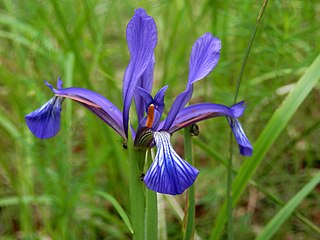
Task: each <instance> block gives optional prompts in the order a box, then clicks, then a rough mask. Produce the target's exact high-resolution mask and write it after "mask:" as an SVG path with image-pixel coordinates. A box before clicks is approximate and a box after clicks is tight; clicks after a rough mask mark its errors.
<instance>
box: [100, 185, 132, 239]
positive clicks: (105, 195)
mask: <svg viewBox="0 0 320 240" xmlns="http://www.w3.org/2000/svg"><path fill="white" fill-rule="evenodd" d="M96 193H97V195H99V196H101V197H103V198H104V199H106V200H107V201H109V202H110V203H111V204H112V206H113V207H114V208H115V209H116V211H117V212H118V214H119V215H120V217H121V218H122V220H123V222H124V223H125V224H126V225H127V227H128V229H129V231H130V232H131V233H133V229H132V225H131V223H130V220H129V217H128V215H127V214H126V212H125V211H124V210H123V208H122V207H121V205H120V203H118V201H117V200H116V199H115V198H114V197H112V196H111V195H110V194H108V193H106V192H102V191H97V192H96Z"/></svg>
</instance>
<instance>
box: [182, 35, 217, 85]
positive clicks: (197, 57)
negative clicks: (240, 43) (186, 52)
mask: <svg viewBox="0 0 320 240" xmlns="http://www.w3.org/2000/svg"><path fill="white" fill-rule="evenodd" d="M220 50H221V41H220V39H219V38H216V37H213V36H212V34H211V33H205V34H203V35H202V36H201V37H200V38H198V40H197V41H196V42H195V43H194V44H193V47H192V52H191V55H190V61H189V68H190V71H189V80H188V85H191V84H193V83H194V82H196V81H198V80H201V79H202V78H204V77H206V76H207V75H208V74H209V73H210V72H211V71H212V70H213V69H214V68H215V66H216V65H217V63H218V61H219V58H220Z"/></svg>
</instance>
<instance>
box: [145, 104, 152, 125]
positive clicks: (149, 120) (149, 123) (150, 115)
mask: <svg viewBox="0 0 320 240" xmlns="http://www.w3.org/2000/svg"><path fill="white" fill-rule="evenodd" d="M153 121H154V105H153V104H150V105H149V107H148V118H147V121H146V127H148V128H151V127H152V124H153Z"/></svg>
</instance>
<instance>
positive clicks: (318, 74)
mask: <svg viewBox="0 0 320 240" xmlns="http://www.w3.org/2000/svg"><path fill="white" fill-rule="evenodd" d="M319 78H320V55H318V57H317V58H316V59H315V60H314V62H313V63H312V64H311V66H310V67H309V68H308V70H307V71H306V72H305V74H304V75H303V76H302V77H301V78H300V79H299V80H298V82H297V84H296V86H295V87H294V89H293V91H292V92H290V93H289V94H288V96H287V97H286V98H285V100H284V101H283V102H282V104H281V106H279V108H278V109H277V110H276V112H275V113H274V114H273V115H272V117H271V119H270V120H269V122H268V124H267V125H266V127H265V129H264V130H263V131H262V133H261V134H260V136H259V138H258V140H257V141H256V143H255V145H254V152H253V156H252V157H251V158H249V159H247V160H246V161H245V163H244V164H243V165H242V166H241V168H240V169H239V173H238V175H237V176H236V178H235V180H234V184H233V194H234V195H233V197H234V198H233V205H235V204H236V203H237V202H238V200H239V199H240V196H241V194H242V193H243V191H244V189H245V187H246V186H247V183H248V181H249V180H250V179H251V178H252V176H253V175H254V173H255V172H256V170H257V168H258V166H259V164H260V163H261V161H262V160H263V159H264V157H265V156H266V154H267V152H268V151H269V150H270V149H271V147H272V145H273V143H274V142H275V141H276V139H277V138H278V137H279V135H280V134H281V132H282V131H283V130H284V128H285V127H286V126H287V125H288V123H289V121H290V119H291V117H292V116H293V114H294V113H295V112H296V111H297V109H298V107H299V106H300V105H301V103H302V102H303V100H304V99H305V98H306V97H307V96H308V95H309V93H310V91H311V90H312V89H313V87H314V86H315V85H316V83H317V82H318V80H319ZM225 212H226V204H224V205H223V207H222V208H221V209H220V211H219V214H218V217H217V219H216V225H215V228H214V229H213V232H212V235H211V239H220V235H221V233H222V231H223V228H224V225H225V222H226V215H225Z"/></svg>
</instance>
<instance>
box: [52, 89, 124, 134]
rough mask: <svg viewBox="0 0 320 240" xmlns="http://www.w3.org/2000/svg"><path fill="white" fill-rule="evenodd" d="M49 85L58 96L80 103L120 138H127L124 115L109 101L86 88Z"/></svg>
mask: <svg viewBox="0 0 320 240" xmlns="http://www.w3.org/2000/svg"><path fill="white" fill-rule="evenodd" d="M47 85H48V86H49V87H50V88H51V90H52V91H53V92H54V94H55V95H56V96H59V97H63V98H69V99H71V100H74V101H76V102H78V103H80V104H81V105H83V106H84V107H86V108H87V109H89V110H90V111H91V112H93V113H94V114H96V115H97V116H98V117H99V118H101V119H102V120H103V121H104V122H106V123H107V124H108V125H109V126H110V127H112V128H113V129H114V130H115V131H116V132H117V133H118V134H119V135H120V136H122V137H123V138H126V135H125V133H124V130H123V124H122V113H121V111H120V110H119V109H118V108H117V107H116V106H115V105H114V104H113V103H112V102H110V101H109V100H108V99H106V98H105V97H103V96H101V95H100V94H98V93H96V92H93V91H91V90H88V89H84V88H75V87H71V88H62V89H54V88H53V87H52V86H51V85H50V84H49V83H47Z"/></svg>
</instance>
